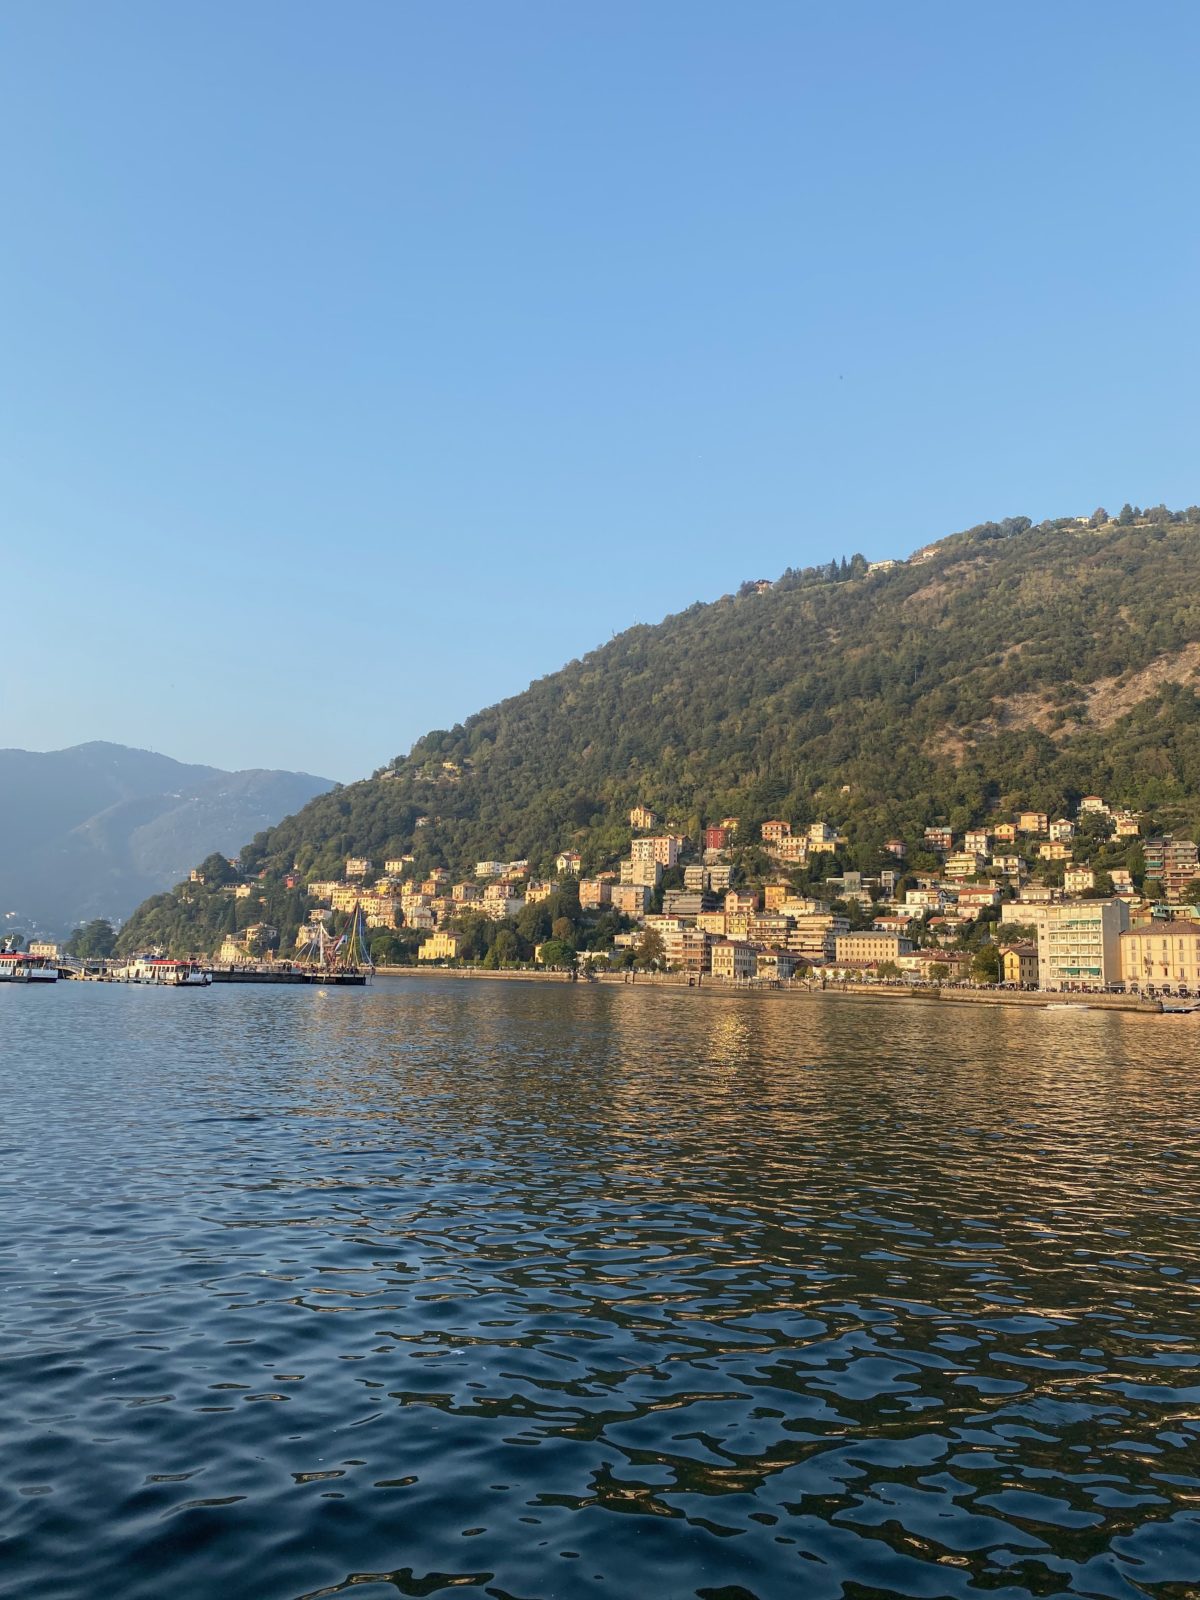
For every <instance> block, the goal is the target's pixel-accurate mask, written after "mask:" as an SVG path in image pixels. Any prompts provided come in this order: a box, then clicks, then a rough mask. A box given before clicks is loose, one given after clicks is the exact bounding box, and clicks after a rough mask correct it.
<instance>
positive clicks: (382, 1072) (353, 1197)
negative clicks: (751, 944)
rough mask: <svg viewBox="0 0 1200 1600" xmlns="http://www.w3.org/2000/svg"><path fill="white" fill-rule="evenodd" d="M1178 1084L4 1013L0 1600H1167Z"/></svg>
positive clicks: (428, 1011) (735, 1028) (758, 1020)
mask: <svg viewBox="0 0 1200 1600" xmlns="http://www.w3.org/2000/svg"><path fill="white" fill-rule="evenodd" d="M1198 1042H1200V1028H1197V1026H1196V1023H1195V1022H1194V1021H1191V1020H1189V1019H1184V1018H1179V1019H1176V1018H1161V1019H1155V1018H1145V1017H1137V1016H1122V1015H1110V1014H1105V1013H1101V1012H1086V1013H1079V1014H1071V1013H1067V1012H1049V1013H1047V1012H1044V1011H1040V1010H1039V1011H1019V1010H1004V1009H996V1010H991V1009H984V1008H982V1007H980V1008H971V1007H954V1008H953V1009H952V1008H951V1007H949V1006H945V1007H939V1006H936V1005H934V1004H925V1003H920V1002H912V1003H897V1004H887V1003H879V1002H874V1003H873V1002H871V1001H869V1000H861V999H858V1000H850V999H841V998H827V999H824V1000H822V999H819V998H816V999H807V1000H805V999H797V998H794V997H789V996H760V997H754V996H729V997H718V996H715V995H713V996H709V995H707V994H697V993H695V992H689V991H687V990H682V991H675V992H654V991H649V990H647V989H645V988H642V987H634V988H624V987H614V988H603V989H597V988H595V987H585V986H574V987H568V986H555V985H534V984H516V983H508V984H505V983H492V982H462V981H453V980H434V979H425V980H413V979H410V980H383V981H380V982H377V983H376V984H375V985H374V986H373V987H372V988H369V989H367V990H364V991H336V990H334V991H330V992H328V993H322V992H320V991H316V990H308V989H266V988H264V989H252V988H228V987H214V988H212V989H210V990H207V991H204V990H200V991H164V990H151V989H138V988H126V987H120V986H115V985H111V986H110V985H95V984H86V985H85V984H65V983H60V984H58V985H57V986H56V987H55V988H54V989H53V990H47V991H27V990H25V989H23V988H21V989H17V988H14V987H12V986H0V1119H2V1122H0V1182H2V1184H3V1187H2V1189H0V1207H2V1212H0V1215H2V1219H3V1228H2V1230H0V1594H2V1595H3V1596H5V1597H9V1596H12V1597H20V1600H66V1597H70V1600H80V1597H84V1596H87V1597H89V1600H92V1597H110V1596H111V1597H114V1600H115V1597H119V1600H193V1597H195V1600H299V1597H301V1596H304V1597H307V1600H315V1597H317V1596H328V1595H340V1594H343V1593H346V1594H350V1595H352V1596H353V1597H354V1600H395V1597H396V1596H397V1595H403V1596H410V1595H411V1596H417V1595H419V1596H432V1595H444V1594H446V1595H448V1594H451V1593H452V1592H453V1593H456V1594H457V1593H460V1592H463V1591H465V1592H466V1593H467V1594H476V1593H478V1594H480V1595H487V1596H493V1597H499V1600H546V1597H551V1596H556V1597H558V1596H561V1597H564V1600H574V1597H576V1596H592V1595H604V1596H612V1597H619V1600H641V1597H649V1600H673V1597H676V1596H679V1597H685V1596H699V1597H703V1600H750V1597H753V1600H776V1597H780V1600H782V1597H787V1600H795V1597H801V1600H806V1597H809V1596H812V1597H816V1600H824V1597H826V1596H829V1597H833V1596H839V1595H844V1596H847V1597H850V1600H866V1597H869V1596H880V1595H892V1594H895V1595H911V1596H920V1597H937V1596H955V1597H957V1596H972V1595H977V1594H987V1595H990V1596H1003V1597H1016V1596H1027V1595H1036V1596H1050V1595H1087V1596H1100V1597H1108V1596H1112V1597H1114V1600H1117V1597H1119V1600H1134V1597H1144V1596H1146V1595H1152V1596H1195V1595H1197V1594H1200V1249H1198V1243H1200V1226H1198V1224H1200V1060H1198V1049H1197V1046H1198Z"/></svg>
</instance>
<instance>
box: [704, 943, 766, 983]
mask: <svg viewBox="0 0 1200 1600" xmlns="http://www.w3.org/2000/svg"><path fill="white" fill-rule="evenodd" d="M757 960H758V952H757V951H756V950H755V948H754V946H753V945H752V944H747V943H746V941H745V940H744V939H716V940H714V941H713V944H712V949H711V961H712V975H713V977H714V978H724V979H726V980H727V981H730V982H732V981H733V980H734V979H735V978H753V977H754V975H755V971H756V967H757Z"/></svg>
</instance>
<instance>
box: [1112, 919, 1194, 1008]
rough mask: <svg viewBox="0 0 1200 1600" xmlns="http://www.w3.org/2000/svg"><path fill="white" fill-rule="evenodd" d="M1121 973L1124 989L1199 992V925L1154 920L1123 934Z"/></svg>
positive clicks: (1177, 920)
mask: <svg viewBox="0 0 1200 1600" xmlns="http://www.w3.org/2000/svg"><path fill="white" fill-rule="evenodd" d="M1121 972H1122V976H1123V977H1124V980H1125V987H1126V988H1127V989H1130V988H1136V989H1141V990H1144V989H1149V988H1153V989H1159V990H1163V989H1166V990H1170V991H1171V992H1172V993H1178V992H1179V991H1180V990H1182V989H1186V990H1188V992H1189V993H1191V994H1196V993H1198V992H1200V922H1192V921H1190V920H1188V919H1186V918H1183V917H1172V918H1171V920H1170V921H1164V920H1162V919H1159V918H1155V919H1154V920H1153V921H1151V922H1142V923H1139V924H1138V926H1137V927H1136V928H1131V929H1130V930H1129V932H1128V933H1123V934H1122V935H1121Z"/></svg>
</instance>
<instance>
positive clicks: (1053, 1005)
mask: <svg viewBox="0 0 1200 1600" xmlns="http://www.w3.org/2000/svg"><path fill="white" fill-rule="evenodd" d="M1091 1009H1092V1008H1091V1006H1089V1005H1088V1004H1087V1002H1086V1001H1083V1002H1079V1001H1076V1000H1048V1001H1047V1002H1046V1010H1047V1011H1090V1010H1091Z"/></svg>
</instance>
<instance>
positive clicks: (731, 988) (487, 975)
mask: <svg viewBox="0 0 1200 1600" xmlns="http://www.w3.org/2000/svg"><path fill="white" fill-rule="evenodd" d="M375 970H376V972H377V973H378V974H379V975H380V976H381V977H387V978H460V979H475V980H477V981H486V980H489V979H490V980H493V981H498V982H501V983H558V984H563V983H566V984H569V983H571V982H572V978H571V976H570V974H569V973H566V972H523V971H508V972H506V971H504V970H503V969H502V968H501V969H493V970H489V971H482V970H480V969H478V968H475V967H439V966H425V967H388V966H383V967H376V969H375ZM577 983H578V986H579V987H581V988H587V987H589V986H590V985H591V984H592V983H595V984H597V985H600V986H602V987H604V988H606V989H613V988H617V989H624V988H643V989H645V988H654V989H682V990H690V992H691V993H693V994H716V995H725V996H730V995H741V996H746V995H753V996H756V997H760V998H763V999H788V998H791V999H812V1000H821V999H825V998H827V997H833V998H837V999H847V998H848V999H864V1000H865V999H870V1000H896V1001H900V1000H903V1001H914V1000H928V1001H932V1002H934V1003H936V1004H939V1005H944V1004H947V1003H949V1004H961V1005H983V1006H1024V1007H1026V1008H1029V1007H1032V1008H1034V1009H1035V1010H1038V1009H1040V1010H1043V1011H1044V1010H1045V1009H1046V1007H1047V1006H1050V1005H1053V1006H1063V1005H1068V1006H1072V1007H1075V1008H1076V1009H1078V1010H1088V1011H1124V1012H1133V1013H1138V1014H1140V1015H1142V1016H1147V1017H1149V1016H1160V1015H1162V1006H1161V1004H1160V1003H1159V1002H1158V1001H1157V1000H1144V999H1142V997H1141V996H1140V995H1136V994H1087V995H1084V994H1079V995H1075V994H1069V993H1061V994H1060V993H1058V992H1056V991H1052V990H1038V991H1037V992H1036V993H1031V992H1026V991H1021V990H1016V989H1012V990H1005V989H950V988H941V989H937V988H929V989H917V988H904V987H901V986H899V985H892V984H866V983H853V984H846V985H842V984H834V983H831V984H828V985H827V986H826V987H825V988H820V987H813V988H809V987H808V986H807V985H804V984H794V985H789V984H783V985H781V986H780V987H779V988H770V987H768V986H766V985H762V986H759V985H738V984H731V983H722V982H721V981H720V980H719V979H714V978H712V977H709V978H707V979H705V980H704V981H703V982H702V983H699V984H693V983H689V982H688V979H687V978H686V977H684V976H683V975H682V974H681V973H647V972H639V973H638V974H637V975H636V977H634V978H632V979H630V980H629V981H627V980H626V979H625V978H624V977H620V976H618V975H617V974H615V973H605V974H603V975H601V974H599V973H597V974H594V975H593V977H591V978H584V977H581V978H579V979H578V980H577Z"/></svg>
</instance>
